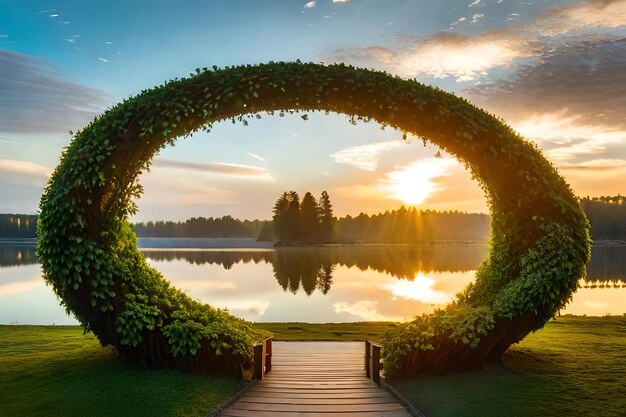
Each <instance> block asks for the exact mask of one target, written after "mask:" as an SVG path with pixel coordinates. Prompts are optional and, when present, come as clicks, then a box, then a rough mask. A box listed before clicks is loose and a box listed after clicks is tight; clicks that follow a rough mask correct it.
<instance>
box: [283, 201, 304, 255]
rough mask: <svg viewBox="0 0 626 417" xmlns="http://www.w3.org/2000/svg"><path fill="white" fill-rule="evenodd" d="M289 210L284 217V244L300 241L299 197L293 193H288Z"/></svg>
mask: <svg viewBox="0 0 626 417" xmlns="http://www.w3.org/2000/svg"><path fill="white" fill-rule="evenodd" d="M288 198H289V208H288V209H287V213H286V216H285V222H286V228H287V239H286V240H285V242H286V243H288V244H291V243H293V242H297V241H298V240H300V197H299V196H298V193H297V192H295V191H290V192H289V195H288Z"/></svg>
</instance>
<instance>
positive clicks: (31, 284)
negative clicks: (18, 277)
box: [0, 279, 43, 297]
mask: <svg viewBox="0 0 626 417" xmlns="http://www.w3.org/2000/svg"><path fill="white" fill-rule="evenodd" d="M38 287H43V280H42V279H32V280H29V281H20V282H8V283H2V284H0V297H5V296H7V295H15V294H20V293H23V292H28V291H30V290H33V289H35V288H38Z"/></svg>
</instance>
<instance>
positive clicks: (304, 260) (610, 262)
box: [144, 244, 626, 294]
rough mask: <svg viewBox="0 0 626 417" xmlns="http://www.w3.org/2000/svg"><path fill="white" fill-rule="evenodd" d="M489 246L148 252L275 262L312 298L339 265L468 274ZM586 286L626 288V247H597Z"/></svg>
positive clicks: (157, 256)
mask: <svg viewBox="0 0 626 417" xmlns="http://www.w3.org/2000/svg"><path fill="white" fill-rule="evenodd" d="M488 252H489V248H488V246H487V245H478V244H477V245H459V246H454V245H450V246H447V245H441V246H376V245H371V246H337V247H322V248H280V249H277V250H262V251H256V250H246V251H241V250H236V249H235V250H228V251H224V250H208V251H196V250H193V251H189V250H184V249H181V250H176V251H172V250H145V251H144V255H145V256H146V258H148V259H151V260H155V261H174V260H184V261H186V262H189V263H191V264H195V265H203V264H210V265H220V266H222V267H223V268H224V269H226V270H229V269H231V268H232V267H233V265H236V264H239V263H244V264H245V263H250V262H252V263H254V264H258V263H260V262H263V263H266V264H271V265H272V266H273V269H274V276H275V278H276V280H277V281H278V284H279V285H280V286H281V287H282V288H283V289H284V290H285V291H290V292H293V293H295V292H297V290H298V288H302V289H303V290H304V291H305V292H306V293H307V294H310V293H311V292H312V291H314V290H315V288H319V289H320V291H322V292H323V293H324V294H326V292H328V288H329V287H330V284H331V283H332V272H333V270H334V269H335V268H336V267H337V266H342V267H347V268H352V267H356V268H358V269H359V270H361V271H366V270H373V271H376V272H379V273H384V274H388V275H391V276H393V277H395V278H403V279H408V280H414V279H416V277H419V276H420V274H424V273H430V272H468V271H474V270H476V269H477V268H478V266H479V265H480V263H481V262H482V260H483V259H485V257H486V256H487V254H488ZM582 286H583V287H585V288H604V287H615V288H619V287H624V288H626V246H617V245H613V246H594V247H593V254H592V259H591V262H590V263H589V265H588V266H587V277H586V278H585V279H584V281H583V283H582Z"/></svg>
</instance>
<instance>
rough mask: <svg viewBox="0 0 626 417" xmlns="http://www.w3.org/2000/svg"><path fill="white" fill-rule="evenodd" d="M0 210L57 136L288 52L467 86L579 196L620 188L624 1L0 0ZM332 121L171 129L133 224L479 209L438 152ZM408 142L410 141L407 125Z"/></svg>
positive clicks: (13, 202) (466, 183) (35, 181)
mask: <svg viewBox="0 0 626 417" xmlns="http://www.w3.org/2000/svg"><path fill="white" fill-rule="evenodd" d="M0 10H2V14H0V195H2V199H1V200H0V212H22V213H34V212H36V210H37V205H38V200H39V196H40V195H41V192H42V189H43V186H44V185H45V182H46V180H47V177H48V175H49V174H50V172H51V170H52V169H53V168H54V167H55V166H56V164H57V163H58V161H59V155H60V153H61V151H62V149H63V147H64V146H67V145H68V144H69V142H70V140H71V136H70V134H69V133H68V132H69V131H70V130H71V131H76V130H79V129H80V128H81V127H82V126H84V125H85V124H86V123H87V122H88V121H89V120H91V119H93V117H95V116H96V115H98V114H101V113H102V112H103V111H104V110H105V109H106V108H108V107H110V106H112V105H114V104H115V103H117V102H118V101H120V100H122V99H124V98H126V97H128V96H131V95H133V94H136V93H138V92H139V91H141V90H142V89H144V88H149V87H152V86H154V85H158V84H160V83H162V82H163V81H165V80H167V79H171V78H174V77H184V76H186V75H188V74H189V73H190V72H191V71H193V70H194V69H195V68H197V67H210V66H212V65H218V66H226V65H238V64H254V63H259V62H267V61H270V60H274V61H281V60H283V61H289V60H295V59H300V60H302V61H313V62H324V63H332V62H347V63H350V64H354V65H359V66H364V67H369V68H376V69H381V70H385V71H389V72H390V73H392V74H397V75H400V76H402V77H406V78H416V79H417V80H419V81H421V82H424V83H427V84H431V85H436V86H439V87H441V88H443V89H445V90H448V91H452V92H454V93H455V94H457V95H461V96H464V97H467V98H469V99H470V100H471V101H473V102H474V103H476V104H477V105H479V106H481V107H484V108H485V109H487V110H488V111H490V112H493V113H495V114H497V115H498V116H500V117H502V118H504V119H505V120H506V121H507V122H508V123H509V124H511V125H512V126H513V127H514V128H515V129H517V130H519V131H520V132H522V133H523V134H524V135H526V136H527V137H528V138H529V139H531V140H533V141H536V142H537V143H538V144H539V146H540V147H541V148H542V149H543V150H544V152H545V154H546V156H547V157H548V158H549V159H550V160H551V161H553V163H554V164H555V165H556V166H557V167H559V170H560V171H561V173H562V174H563V175H564V176H565V177H566V179H567V180H568V181H569V182H570V183H571V184H572V187H573V189H574V191H575V192H576V193H578V194H579V195H606V194H617V193H622V194H624V192H625V188H626V187H625V185H626V184H625V181H624V180H623V178H625V174H626V117H624V114H626V0H612V1H611V0H563V1H542V2H538V1H534V2H533V1H513V0H478V1H476V0H465V1H457V0H454V1H439V2H432V1H407V0H404V1H393V0H385V1H383V0H350V1H332V0H323V1H322V0H318V1H310V2H306V1H292V0H289V1H287V0H285V1H263V0H256V1H239V0H230V1H206V0H205V1H182V2H180V1H179V2H174V1H149V2H148V1H131V2H129V1H106V2H104V1H90V2H84V1H63V2H59V1H56V2H55V1H8V0H0ZM401 136H402V135H401V133H400V132H396V131H393V130H384V131H382V130H380V129H379V127H378V126H376V125H375V124H371V123H370V124H358V125H357V126H352V125H350V124H349V123H347V121H346V119H345V117H343V116H337V115H323V114H314V115H312V116H311V118H310V120H309V121H306V122H305V121H303V120H302V119H300V117H298V116H297V115H296V116H286V117H284V118H280V117H278V116H265V117H263V118H262V119H261V120H254V121H253V122H252V123H251V124H250V126H247V127H244V126H239V125H231V124H230V123H224V124H220V125H217V126H216V127H215V128H214V129H213V130H212V132H211V133H210V134H206V133H200V134H197V135H194V136H193V137H192V138H188V139H181V140H179V141H178V142H177V143H176V146H175V147H173V148H171V149H169V148H168V149H166V150H164V151H163V152H162V153H161V155H159V156H158V157H157V159H156V160H155V164H154V168H153V169H152V170H151V172H150V173H146V174H144V175H143V176H142V178H141V182H142V184H143V185H144V187H145V194H144V196H143V197H142V199H141V200H140V201H139V208H140V212H139V214H138V215H137V216H136V220H148V219H175V220H176V219H185V218H187V217H190V216H200V215H203V216H221V215H224V214H232V215H234V216H237V217H247V218H269V216H270V215H271V213H270V210H271V207H272V205H273V202H274V200H275V199H276V197H277V196H278V194H279V193H280V192H282V191H283V190H291V189H294V190H297V191H299V192H300V193H301V194H304V192H305V191H309V190H310V191H312V192H313V193H314V194H317V195H319V193H321V191H322V190H324V189H325V190H328V192H329V193H330V195H331V198H332V200H333V202H334V204H335V209H336V212H337V213H338V214H342V215H343V214H348V213H350V214H358V213H359V212H361V211H363V212H367V213H373V212H377V211H380V210H386V209H393V208H397V207H399V206H400V205H401V204H405V205H406V204H412V205H415V206H417V207H421V208H434V209H460V210H467V211H486V207H485V201H484V197H483V195H482V192H481V191H480V189H479V188H478V186H477V185H476V184H475V183H473V182H472V180H471V178H470V176H469V174H468V173H467V172H465V171H464V170H463V168H462V167H461V166H459V165H458V164H457V163H456V162H455V161H454V160H453V159H451V158H449V157H448V156H446V155H444V157H443V158H434V155H435V154H436V152H437V149H436V148H434V147H432V146H427V147H423V146H422V144H421V141H419V140H413V141H412V143H409V144H405V143H402V142H401V141H400V138H401ZM414 139H415V138H414Z"/></svg>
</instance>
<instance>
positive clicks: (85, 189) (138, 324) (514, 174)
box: [38, 62, 590, 376]
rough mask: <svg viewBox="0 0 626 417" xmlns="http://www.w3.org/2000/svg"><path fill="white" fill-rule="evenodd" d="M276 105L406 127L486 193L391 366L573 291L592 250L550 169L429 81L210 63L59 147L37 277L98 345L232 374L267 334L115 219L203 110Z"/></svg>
mask: <svg viewBox="0 0 626 417" xmlns="http://www.w3.org/2000/svg"><path fill="white" fill-rule="evenodd" d="M275 111H278V112H280V114H281V115H282V114H283V113H284V112H291V111H305V112H306V111H325V112H336V113H343V114H346V115H348V116H349V117H350V120H351V121H354V120H356V119H364V120H375V121H377V122H379V123H381V124H382V125H388V126H391V127H394V128H397V129H399V130H401V131H404V132H411V133H413V134H416V135H418V136H420V137H423V138H425V139H427V140H430V141H432V142H433V143H435V144H436V145H438V146H440V147H441V148H443V149H444V150H446V151H448V152H449V153H451V154H453V155H455V156H456V157H457V158H458V159H459V160H460V161H462V162H463V163H464V164H465V166H466V167H467V168H468V169H469V170H470V171H471V172H472V174H473V176H474V178H475V179H476V180H477V181H478V182H479V183H480V184H481V186H482V187H483V189H484V191H485V194H486V197H487V200H488V202H489V205H490V209H491V214H492V239H491V253H490V255H489V257H488V259H487V260H486V261H485V262H484V263H483V265H482V266H481V267H480V270H479V271H478V273H477V278H476V282H475V283H473V284H472V285H470V286H468V288H466V290H465V291H464V292H463V293H462V294H459V296H458V297H457V299H456V301H455V302H454V303H452V304H451V305H449V306H448V307H446V308H445V309H443V310H438V311H436V312H435V313H433V314H430V315H426V316H422V317H419V318H417V319H416V320H415V321H413V322H410V323H407V324H406V325H402V326H399V327H398V329H397V330H396V331H394V332H393V333H390V334H389V335H387V339H386V341H385V358H384V362H385V367H386V369H387V372H388V373H389V374H390V375H396V376H410V375H414V374H417V373H424V372H444V371H447V370H451V369H460V368H468V367H474V366H479V365H480V364H482V363H483V362H485V361H488V360H494V359H498V358H499V357H500V355H501V354H502V353H503V352H504V350H506V349H507V348H508V346H510V344H511V343H515V342H517V341H518V340H520V339H521V338H523V337H524V336H525V335H526V334H527V333H529V332H530V331H533V330H535V329H537V328H540V327H541V326H543V324H544V323H545V322H546V321H547V320H548V319H549V318H550V317H552V316H553V315H554V314H555V313H556V311H557V310H558V309H559V308H562V307H563V306H564V305H565V303H566V302H567V301H568V300H569V299H570V298H571V296H572V294H573V292H574V291H575V290H576V288H577V282H578V279H579V278H580V277H581V276H582V275H583V274H584V266H585V264H586V262H587V260H588V258H589V253H590V239H589V225H588V222H587V219H586V217H585V216H584V214H583V212H582V210H581V209H580V207H579V205H578V203H577V201H576V200H575V198H574V195H573V193H572V192H571V190H570V188H569V186H568V185H567V184H566V183H565V181H564V180H563V178H562V177H561V176H560V175H559V174H558V173H557V171H556V170H555V168H554V167H553V166H552V165H551V164H550V163H549V162H548V161H547V160H546V159H545V158H544V157H543V156H542V155H541V152H540V151H539V150H538V149H537V148H536V147H535V146H534V145H533V144H531V143H529V142H527V141H525V140H524V139H523V138H522V137H520V136H519V135H518V134H517V133H515V132H514V131H513V130H512V129H511V128H509V127H508V126H507V125H505V124H504V123H503V122H502V121H500V120H498V119H496V118H495V117H493V116H491V115H489V114H487V113H485V112H484V111H482V110H480V109H478V108H476V107H475V106H473V105H471V104H470V103H468V102H467V101H465V100H463V99H460V98H457V97H455V96H453V95H451V94H448V93H445V92H443V91H441V90H438V89H434V88H431V87H427V86H424V85H422V84H419V83H417V82H416V81H412V80H404V79H401V78H398V77H393V76H391V75H389V74H386V73H382V72H376V71H371V70H365V69H357V68H354V67H351V66H345V65H331V66H323V65H317V64H303V63H300V62H295V63H269V64H264V65H255V66H240V67H232V68H225V69H218V68H216V67H214V68H213V70H207V69H203V70H200V69H198V70H197V71H196V73H195V74H191V76H190V77H189V78H186V79H181V80H173V81H170V82H168V83H166V84H163V85H161V86H158V87H156V88H153V89H151V90H145V91H143V92H141V94H139V95H137V96H135V97H132V98H130V99H128V100H125V101H123V102H122V103H120V104H118V105H116V106H115V107H113V108H111V109H109V110H108V111H106V112H105V113H104V114H103V115H102V116H101V117H99V118H97V119H96V120H94V121H93V122H92V123H91V124H89V125H88V126H87V127H86V128H85V129H83V130H82V131H81V132H79V133H77V134H76V135H75V137H74V139H73V141H72V143H71V145H70V146H69V147H68V148H67V149H66V150H65V151H64V153H63V157H62V161H61V164H60V165H59V166H58V167H57V169H56V170H55V172H54V174H53V175H52V177H51V179H50V182H49V184H48V186H47V188H46V190H45V193H44V195H43V197H42V199H41V204H40V208H41V216H40V220H39V225H38V228H39V230H38V234H39V244H38V255H39V258H40V260H41V262H42V266H43V271H44V276H45V279H46V281H47V282H48V283H49V284H50V285H51V286H52V287H53V289H54V291H55V293H56V294H57V295H58V296H59V298H60V299H61V302H62V303H63V305H64V306H65V307H66V309H67V310H68V311H69V312H72V313H74V314H75V316H76V317H77V318H78V319H79V320H80V321H81V323H82V324H83V325H84V326H85V328H86V329H88V330H91V331H93V332H94V333H95V334H96V335H97V336H98V338H99V340H100V341H101V343H103V344H112V345H113V346H115V347H116V348H117V349H118V350H119V351H120V352H121V353H123V354H124V355H126V356H128V357H129V358H131V359H133V360H136V361H138V362H141V363H143V364H145V365H146V366H148V367H151V368H159V367H178V368H181V369H183V370H188V371H196V372H224V373H235V374H240V373H241V370H242V369H243V368H246V367H247V366H249V365H250V363H251V361H252V345H253V343H254V342H255V341H256V340H258V339H260V338H261V337H262V336H263V335H261V334H259V333H258V332H256V331H254V330H253V329H252V327H251V326H250V324H249V323H247V322H245V321H244V320H241V319H239V318H236V317H234V316H232V315H230V314H229V313H227V312H225V311H223V310H220V309H216V308H213V307H210V306H208V305H204V304H201V303H199V302H197V301H194V300H192V299H190V298H189V297H188V296H187V295H185V294H184V293H182V292H181V291H179V290H177V289H175V288H173V287H172V286H171V285H170V284H169V283H168V282H167V281H166V280H165V279H164V278H163V277H162V275H161V274H160V273H159V272H158V271H156V270H155V269H153V268H151V267H150V266H149V265H148V264H147V263H146V261H145V259H144V258H143V256H142V255H141V253H140V252H139V251H138V249H137V246H136V237H135V235H134V233H133V232H132V231H131V229H130V227H129V225H128V221H127V218H128V216H129V215H131V214H132V213H134V212H135V210H136V206H135V204H134V203H133V201H132V200H133V198H137V197H138V196H139V195H140V193H141V186H140V184H138V183H137V178H138V176H139V174H140V173H141V172H142V171H144V170H146V169H147V168H148V167H149V165H150V162H151V160H152V158H153V157H154V155H155V154H156V153H158V152H159V150H160V149H162V148H163V147H164V146H166V145H168V144H171V143H173V141H174V140H175V139H176V138H177V137H179V136H186V135H189V134H191V133H192V132H194V131H196V130H198V129H210V127H211V126H212V124H213V123H215V122H219V121H222V120H226V119H231V120H233V122H236V121H237V120H239V121H241V122H244V123H247V120H246V118H247V117H258V115H259V114H260V113H263V112H270V113H272V112H275ZM303 119H305V120H306V117H304V116H303Z"/></svg>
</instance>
